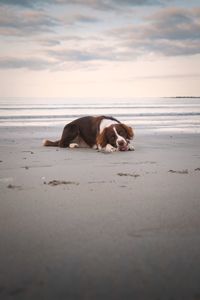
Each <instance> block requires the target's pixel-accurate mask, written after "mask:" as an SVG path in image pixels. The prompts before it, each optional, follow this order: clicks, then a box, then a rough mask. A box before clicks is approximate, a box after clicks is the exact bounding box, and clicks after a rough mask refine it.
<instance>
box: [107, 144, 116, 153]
mask: <svg viewBox="0 0 200 300" xmlns="http://www.w3.org/2000/svg"><path fill="white" fill-rule="evenodd" d="M104 151H106V152H115V151H117V148H115V147H113V146H112V145H110V144H107V145H106V147H105V148H104Z"/></svg>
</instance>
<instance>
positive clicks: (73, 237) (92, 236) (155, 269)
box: [0, 127, 200, 300]
mask: <svg viewBox="0 0 200 300" xmlns="http://www.w3.org/2000/svg"><path fill="white" fill-rule="evenodd" d="M58 134H60V129H58V128H40V127H38V128H37V127H36V128H34V127H33V128H21V127H16V128H11V127H10V128H1V129H0V135H1V141H0V170H1V172H0V190H1V197H0V198H1V200H0V207H1V209H0V241H1V243H0V266H1V269H0V298H1V299H29V300H30V299H63V300H64V299H70V300H71V299H81V300H82V299H92V300H93V299H109V300H110V299H120V300H122V299H126V300H127V299H131V300H132V299H136V300H140V299H141V300H143V299H144V300H145V299H148V300H149V299H170V300H171V299H175V300H177V299H181V300H182V299H183V300H184V299H187V300H188V299H194V300H196V299H200V287H199V278H200V151H199V149H200V138H199V135H195V134H183V133H182V134H167V133H165V134H164V133H157V134H145V133H142V134H140V133H137V132H136V138H135V141H134V146H135V148H136V150H135V151H134V152H117V153H112V154H105V153H100V152H97V151H95V150H91V149H58V148H50V147H48V148H45V147H42V140H43V139H44V138H51V139H53V138H54V137H55V138H57V136H58Z"/></svg>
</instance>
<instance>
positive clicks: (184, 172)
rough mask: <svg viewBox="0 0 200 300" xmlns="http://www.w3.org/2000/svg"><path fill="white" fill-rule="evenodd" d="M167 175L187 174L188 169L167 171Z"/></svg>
mask: <svg viewBox="0 0 200 300" xmlns="http://www.w3.org/2000/svg"><path fill="white" fill-rule="evenodd" d="M168 172H169V173H176V174H188V169H185V170H169V171H168Z"/></svg>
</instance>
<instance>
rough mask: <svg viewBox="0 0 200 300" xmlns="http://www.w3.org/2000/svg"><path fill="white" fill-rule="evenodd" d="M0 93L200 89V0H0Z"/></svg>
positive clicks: (178, 92) (133, 93)
mask: <svg viewBox="0 0 200 300" xmlns="http://www.w3.org/2000/svg"><path fill="white" fill-rule="evenodd" d="M0 35H1V37H0V82H1V88H0V96H1V97H5V96H8V97H9V96H16V97H21V96H24V97H144V96H145V97H148V96H150V97H152V96H185V95H192V96H200V5H199V0H194V1H193V0H180V1H178V0H34V1H32V0H0Z"/></svg>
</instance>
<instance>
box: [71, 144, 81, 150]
mask: <svg viewBox="0 0 200 300" xmlns="http://www.w3.org/2000/svg"><path fill="white" fill-rule="evenodd" d="M69 148H71V149H74V148H79V144H76V143H71V144H69Z"/></svg>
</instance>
